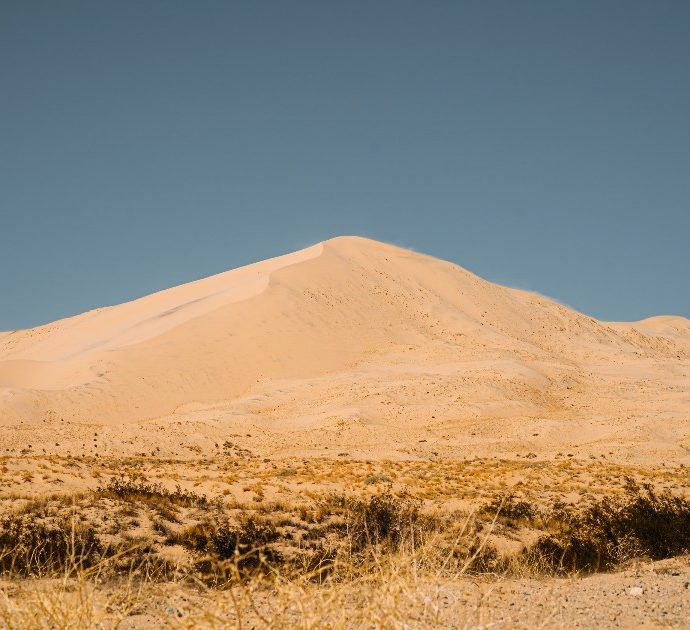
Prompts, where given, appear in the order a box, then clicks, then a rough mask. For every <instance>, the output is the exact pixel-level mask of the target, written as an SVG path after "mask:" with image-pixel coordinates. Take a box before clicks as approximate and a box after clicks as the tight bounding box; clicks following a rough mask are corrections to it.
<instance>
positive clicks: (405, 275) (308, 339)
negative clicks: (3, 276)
mask: <svg viewBox="0 0 690 630" xmlns="http://www.w3.org/2000/svg"><path fill="white" fill-rule="evenodd" d="M0 431H1V432H2V438H3V439H2V448H3V449H4V452H10V453H12V452H21V451H22V450H24V451H28V452H33V453H41V452H43V451H46V452H49V453H50V452H58V453H71V454H74V455H79V454H88V455H93V454H96V453H100V454H113V455H116V454H128V453H131V454H134V453H144V452H145V453H149V452H151V451H153V450H156V452H157V453H160V454H161V455H166V454H167V455H175V456H184V455H190V456H191V455H193V456H195V457H198V456H199V455H200V454H203V453H207V452H208V453H211V452H213V451H214V449H217V448H218V446H217V445H219V444H222V443H223V442H224V441H225V440H232V441H233V443H235V444H239V445H240V446H242V447H245V448H248V449H251V451H252V452H254V453H265V454H271V455H281V454H285V455H321V456H333V457H335V456H337V455H338V454H340V453H344V452H347V453H348V455H349V456H351V457H373V458H377V457H386V458H413V457H436V456H438V457H442V458H448V457H450V458H453V457H458V458H463V457H473V456H475V455H483V456H486V455H489V456H494V455H496V456H501V457H506V456H508V457H510V456H513V455H515V456H523V457H524V456H526V455H530V456H531V454H532V453H534V454H538V456H539V457H551V456H553V457H556V456H558V455H559V453H560V454H561V455H562V456H563V457H567V456H568V455H571V456H576V457H583V456H585V457H587V456H588V457H596V458H601V457H602V456H603V457H607V458H609V459H610V458H614V459H620V460H635V461H643V462H648V463H659V464H660V463H663V462H674V463H690V321H689V320H686V319H684V318H681V317H655V318H651V319H648V320H644V321H641V322H634V323H606V322H601V321H597V320H595V319H593V318H591V317H588V316H586V315H583V314H581V313H578V312H575V311H573V310H571V309H569V308H566V307H565V306H562V305H560V304H558V303H556V302H554V301H552V300H549V299H547V298H544V297H542V296H539V295H536V294H534V293H529V292H525V291H519V290H515V289H510V288H506V287H502V286H498V285H495V284H491V283H489V282H486V281H484V280H482V279H481V278H479V277H477V276H475V275H473V274H471V273H469V272H467V271H465V270H463V269H462V268H460V267H458V266H456V265H453V264H451V263H448V262H444V261H441V260H438V259H435V258H432V257H429V256H425V255H422V254H418V253H414V252H411V251H408V250H404V249H400V248H397V247H393V246H390V245H386V244H382V243H378V242H375V241H370V240H367V239H363V238H358V237H342V238H336V239H332V240H329V241H326V242H324V243H321V244H318V245H314V246H313V247H310V248H308V249H305V250H302V251H299V252H296V253H293V254H289V255H287V256H281V257H279V258H275V259H271V260H267V261H264V262H260V263H257V264H254V265H249V266H247V267H243V268H240V269H236V270H232V271H228V272H226V273H222V274H219V275H217V276H213V277H211V278H207V279H204V280H200V281H198V282H192V283H190V284H187V285H183V286H180V287H175V288H172V289H168V290H166V291H162V292H160V293H156V294H153V295H150V296H147V297H144V298H141V299H139V300H135V301H133V302H129V303H126V304H122V305H119V306H113V307H107V308H102V309H97V310H94V311H90V312H87V313H84V314H82V315H78V316H76V317H72V318H68V319H64V320H60V321H57V322H54V323H51V324H48V325H46V326H42V327H39V328H34V329H31V330H21V331H15V332H12V333H0Z"/></svg>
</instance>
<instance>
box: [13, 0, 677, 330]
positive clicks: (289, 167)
mask: <svg viewBox="0 0 690 630" xmlns="http://www.w3.org/2000/svg"><path fill="white" fill-rule="evenodd" d="M689 23H690V4H689V3H687V2H682V1H667V2H633V1H629V2H613V1H603V2H602V1H597V2H588V1H587V2H585V1H581V2H570V3H564V2H538V1H530V2H512V1H511V2H499V1H489V2H486V1H478V2H407V1H404V0H396V1H390V2H386V1H379V2H358V1H350V2H337V3H336V2H329V1H319V2H299V1H296V2H243V1H242V2H210V1H200V2H177V1H171V2H146V3H144V2H130V1H123V2H112V3H94V2H70V1H65V2H59V3H57V2H34V1H22V2H19V1H16V2H2V3H0V95H1V98H0V330H11V329H15V328H23V327H29V326H33V325H36V324H39V323H44V322H48V321H51V320H53V319H57V318H59V317H64V316H67V315H71V314H76V313H79V312H81V311H84V310H87V309H90V308H94V307H97V306H102V305H107V304H113V303H118V302H122V301H125V300H128V299H132V298H134V297H138V296H140V295H144V294H147V293H150V292H152V291H155V290H158V289H162V288H164V287H168V286H172V285H175V284H179V283H182V282H186V281H189V280H194V279H197V278H200V277H204V276H207V275H210V274H213V273H217V272H219V271H223V270H226V269H229V268H232V267H236V266H239V265H242V264H246V263H249V262H253V261H256V260H260V259H263V258H267V257H269V256H274V255H278V254H281V253H284V252H288V251H292V250H295V249H299V248H301V247H305V246H307V245H309V244H311V243H314V242H317V241H321V240H324V239H326V238H329V237H331V236H335V235H341V234H358V235H363V236H368V237H370V238H375V239H378V240H382V241H386V242H391V243H395V244H398V245H402V246H405V247H410V248H413V249H415V250H418V251H424V252H426V253H429V254H432V255H435V256H438V257H441V258H445V259H448V260H452V261H453V262H456V263H458V264H460V265H462V266H463V267H466V268H468V269H470V270H471V271H474V272H475V273H477V274H479V275H481V276H482V277H485V278H487V279H489V280H493V281H496V282H500V283H503V284H508V285H511V286H518V287H521V288H526V289H530V290H534V291H538V292H540V293H543V294H546V295H549V296H551V297H554V298H556V299H558V300H560V301H562V302H563V303H566V304H568V305H570V306H572V307H574V308H577V309H579V310H581V311H584V312H586V313H588V314H590V315H593V316H595V317H598V318H602V319H610V320H633V319H639V318H643V317H647V316H650V315H654V314H661V313H665V314H678V315H685V316H690V247H689V246H688V237H689V235H690V204H689V201H690V116H688V112H690V37H688V36H687V26H688V24H689Z"/></svg>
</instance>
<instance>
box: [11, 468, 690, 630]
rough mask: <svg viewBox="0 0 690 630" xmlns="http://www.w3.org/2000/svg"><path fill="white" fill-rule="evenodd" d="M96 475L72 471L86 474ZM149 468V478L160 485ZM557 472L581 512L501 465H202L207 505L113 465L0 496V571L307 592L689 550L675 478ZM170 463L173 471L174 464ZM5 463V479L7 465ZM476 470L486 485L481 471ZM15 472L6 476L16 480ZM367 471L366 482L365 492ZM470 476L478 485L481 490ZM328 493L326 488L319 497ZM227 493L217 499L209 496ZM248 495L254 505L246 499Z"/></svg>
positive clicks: (534, 473) (687, 514) (684, 503)
mask: <svg viewBox="0 0 690 630" xmlns="http://www.w3.org/2000/svg"><path fill="white" fill-rule="evenodd" d="M75 464H78V462H76V460H70V461H69V462H60V461H55V462H52V463H51V466H52V468H51V470H55V471H56V472H58V471H59V474H61V475H63V476H66V473H65V472H64V471H65V469H66V468H69V469H70V470H74V473H73V474H74V475H80V474H81V468H80V467H79V466H76V465H75ZM94 465H95V464H94V463H92V462H90V463H88V465H86V466H85V467H84V470H86V471H88V476H89V478H90V479H93V476H92V475H91V470H92V469H93V467H94ZM163 465H165V464H164V463H162V464H161V463H157V468H156V469H155V472H156V475H157V478H159V479H162V478H164V477H162V476H161V469H160V466H163ZM558 465H559V466H562V467H563V470H564V471H565V472H564V481H563V483H562V486H563V488H564V489H570V488H583V490H582V491H581V494H580V497H581V500H580V501H579V502H572V501H571V502H564V500H563V499H562V498H561V497H562V496H563V494H562V492H563V491H561V493H560V494H559V493H556V492H552V493H549V494H548V495H546V496H545V495H544V494H542V493H539V492H536V491H535V490H536V489H537V488H539V484H540V483H541V482H542V476H543V474H544V472H543V469H541V468H540V463H539V462H536V463H533V462H530V463H524V464H518V463H512V462H507V463H506V464H505V470H507V471H509V472H510V474H512V475H515V474H516V471H517V473H518V474H520V475H522V479H523V480H527V481H525V482H524V483H518V484H512V485H509V484H506V483H504V482H503V481H502V480H501V479H500V474H501V471H502V469H501V468H500V467H496V466H495V465H493V464H492V465H491V466H489V465H487V464H482V463H481V462H473V463H470V464H466V465H464V466H463V467H462V468H457V469H456V470H457V471H458V472H457V473H455V474H452V472H453V471H451V470H450V468H449V466H448V464H444V463H440V464H434V463H427V462H416V461H413V462H409V463H400V462H395V463H391V464H390V465H389V466H386V465H385V463H384V464H381V463H372V462H356V461H343V460H342V459H335V460H333V461H331V462H322V461H316V462H310V465H309V466H305V465H304V463H303V462H302V461H300V460H298V461H292V462H288V463H286V464H284V465H282V466H276V465H274V464H273V462H270V461H269V462H259V461H258V460H254V461H253V462H247V463H245V462H244V460H243V461H242V462H241V463H239V464H238V461H235V462H223V464H222V465H220V466H218V469H217V472H216V471H215V470H214V468H213V466H214V464H213V463H210V462H205V463H204V466H203V468H199V472H198V473H196V476H194V477H192V476H189V477H187V478H185V479H184V483H185V486H186V487H187V488H190V487H191V488H196V487H197V486H198V487H199V488H203V489H204V490H207V489H208V488H215V492H214V493H209V494H210V496H214V494H215V496H216V497H222V500H221V499H219V498H213V499H211V498H209V495H207V494H202V493H201V492H198V491H197V490H185V489H183V488H182V487H181V485H176V486H174V487H173V488H172V489H171V488H170V486H168V487H166V486H163V485H162V483H159V482H157V481H151V480H150V479H151V478H154V479H155V477H149V476H147V472H146V469H145V468H144V467H143V466H141V464H140V462H137V468H136V469H135V470H134V471H133V470H132V468H134V467H133V466H131V467H127V466H123V467H122V468H123V471H124V474H115V475H113V474H112V470H110V469H109V468H108V466H107V465H106V466H104V465H103V464H102V463H101V464H99V466H98V470H99V477H98V481H100V482H101V483H100V485H98V486H97V487H96V488H95V489H93V490H91V491H88V492H85V491H82V492H79V493H71V494H70V493H50V494H44V495H42V496H40V497H37V498H30V497H26V496H24V495H21V494H18V493H16V494H8V493H6V494H5V495H4V496H5V497H6V498H7V499H11V502H9V501H8V502H2V503H0V509H2V512H0V514H4V515H3V516H2V517H1V520H0V571H1V572H2V573H3V576H4V578H5V579H9V580H12V579H18V580H20V579H21V578H25V577H27V576H34V577H46V578H48V577H50V576H60V577H64V576H72V578H71V579H77V580H86V582H87V583H90V582H92V581H93V578H94V577H96V576H97V579H98V580H99V581H100V582H99V583H105V582H103V581H104V580H109V581H110V583H113V584H114V583H115V582H117V581H118V580H121V579H123V578H126V579H127V580H128V581H131V582H133V583H137V584H142V585H143V584H149V585H153V584H155V583H160V582H163V583H165V584H169V583H170V581H171V580H174V581H175V582H176V583H178V584H180V585H184V584H188V585H189V587H190V588H191V587H192V585H194V584H195V585H197V586H198V585H200V584H203V585H205V586H204V588H206V587H210V588H214V589H219V588H220V590H221V591H223V592H225V591H226V590H227V589H236V588H241V589H249V590H250V591H251V590H252V589H259V590H262V589H264V590H265V589H298V590H299V591H300V592H303V593H305V592H307V591H308V590H309V589H311V588H312V587H311V586H308V585H309V584H316V585H319V586H318V588H320V589H322V591H320V592H322V593H325V592H327V591H328V589H336V588H337V589H347V588H350V587H349V586H348V585H351V586H352V588H354V586H353V585H362V584H365V583H366V584H371V583H373V582H376V583H381V580H389V581H391V582H392V583H398V582H396V580H401V579H404V580H405V581H406V582H405V583H406V584H410V583H411V580H413V579H414V580H418V579H427V578H430V577H431V576H433V577H434V579H444V580H457V579H459V577H461V576H465V575H472V576H478V577H479V579H486V578H485V577H481V576H501V577H502V578H505V577H506V576H507V577H510V576H526V575H528V576H531V577H537V578H538V577H542V576H553V575H573V574H578V573H594V572H601V571H609V570H615V569H617V568H619V567H621V566H624V565H625V563H626V562H628V561H630V560H631V559H635V558H645V557H646V558H651V559H661V558H669V557H674V556H678V555H680V554H683V553H688V552H690V500H689V499H688V496H687V495H685V494H683V491H682V490H683V486H682V483H681V485H677V486H675V492H671V491H670V490H669V489H668V488H669V487H671V483H672V482H673V481H674V480H675V479H676V477H674V476H673V475H674V474H675V473H673V472H672V471H671V472H669V471H664V472H663V474H660V475H659V477H658V480H659V481H660V482H661V483H660V484H656V485H655V486H654V487H653V486H652V485H650V483H646V482H644V477H642V482H641V483H635V482H633V481H632V480H630V481H628V482H624V481H622V480H621V476H620V475H618V476H616V475H615V474H614V473H615V471H613V470H612V472H611V473H610V479H609V481H608V483H610V486H609V490H608V491H606V492H604V491H600V492H598V493H597V494H595V495H590V494H587V492H586V491H585V490H584V488H585V487H586V488H587V489H590V490H591V489H592V487H593V486H592V484H589V483H588V477H587V476H586V475H584V474H583V472H582V471H584V467H583V468H578V464H577V462H572V461H568V462H563V463H562V464H560V463H559V464H558ZM170 466H171V467H175V468H174V469H175V471H178V470H179V467H178V466H179V464H177V463H176V462H175V463H171V464H170ZM444 466H445V467H444ZM482 466H484V467H482ZM5 468H7V469H8V471H7V473H6V476H5V479H7V475H8V474H9V473H10V471H11V470H12V463H11V462H10V463H6V464H5ZM601 468H602V469H603V470H609V469H610V468H606V467H605V466H604V465H601ZM151 470H153V468H152V469H149V474H150V472H151ZM488 470H491V473H492V476H491V477H489V476H488V473H486V476H484V475H485V471H488ZM559 470H560V469H559ZM228 471H232V473H230V472H228ZM284 471H289V472H288V474H285V472H284ZM15 474H16V475H17V476H18V477H20V475H21V469H19V470H17V472H16V473H15ZM368 476H375V477H376V478H377V481H376V482H375V483H369V482H367V479H368ZM638 478H640V477H639V475H638ZM393 479H394V480H395V481H392V480H393ZM458 479H460V480H462V483H465V484H466V486H462V485H461V482H460V481H458ZM484 479H488V480H489V482H490V486H489V488H488V489H486V488H484V487H483V486H482V485H481V484H482V483H483V480H484ZM678 479H681V477H678ZM101 480H105V481H101ZM215 480H218V481H215ZM308 481H311V483H310V484H309V485H307V483H306V482H308ZM336 482H337V483H338V484H339V485H340V487H341V488H342V490H341V491H339V492H334V491H333V490H332V489H333V488H334V487H338V486H336V485H334V484H335V483H336ZM94 483H95V482H94ZM213 484H217V485H213ZM220 484H223V485H220ZM379 484H385V485H383V487H382V486H381V485H379ZM444 484H445V485H444ZM448 484H450V487H451V488H452V489H453V490H454V492H455V496H456V497H461V498H462V501H463V503H461V504H459V505H457V504H456V505H453V506H452V507H445V506H444V504H443V503H441V502H440V501H438V500H437V499H438V497H446V496H449V495H448V494H446V492H447V487H446V486H447V485H448ZM577 484H580V485H577ZM557 485H558V482H555V483H552V484H551V486H552V487H553V486H557ZM228 486H229V487H230V492H228V493H225V494H222V493H220V492H218V490H219V488H223V487H228ZM659 486H660V487H659ZM245 487H246V488H249V489H250V491H249V492H248V493H244V492H243V491H242V489H243V488H245ZM595 487H596V486H595ZM233 489H234V490H233ZM564 491H565V490H564ZM567 491H570V490H567ZM258 492H261V495H262V496H263V497H264V500H263V501H261V503H257V502H256V501H254V500H253V499H254V496H255V495H256V494H257V493H258ZM429 496H431V497H433V498H432V500H429V498H428V497H429ZM480 498H481V499H480ZM450 501H457V499H454V498H453V496H450ZM475 507H476V509H475ZM391 567H395V568H394V569H391ZM391 570H394V571H395V575H392V574H390V571H391ZM384 575H385V576H387V577H385V578H384V577H383V576H384ZM401 576H404V577H401ZM413 576H414V577H413ZM425 576H426V577H425ZM94 584H95V582H94ZM336 585H340V586H337V587H336ZM399 586H400V587H401V588H403V584H399ZM360 587H361V586H357V588H360ZM80 588H81V587H80ZM84 588H91V587H86V586H85V587H84ZM185 588H186V587H185ZM195 588H196V587H195ZM218 592H220V591H218ZM262 592H263V591H262ZM281 592H282V591H281ZM333 592H335V591H333ZM340 592H341V591H340V590H338V593H340ZM334 596H335V595H334ZM340 596H341V595H340V594H339V595H338V597H340ZM1 606H2V604H1V603H0V608H1ZM115 608H116V607H115ZM115 608H113V610H114V609H115ZM1 614H2V613H1V611H0V615H1ZM0 619H1V617H0ZM258 623H259V625H262V623H261V620H260V619H259V621H258ZM0 627H2V621H0ZM55 627H59V625H56V626H55Z"/></svg>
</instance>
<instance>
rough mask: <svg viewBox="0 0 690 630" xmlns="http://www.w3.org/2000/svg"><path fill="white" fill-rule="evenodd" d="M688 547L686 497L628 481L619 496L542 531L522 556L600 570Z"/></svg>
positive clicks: (558, 567)
mask: <svg viewBox="0 0 690 630" xmlns="http://www.w3.org/2000/svg"><path fill="white" fill-rule="evenodd" d="M688 552H690V500H688V499H684V498H681V497H676V496H674V495H672V494H671V493H668V492H664V493H656V492H655V491H654V489H653V488H652V487H651V486H650V485H644V486H638V485H636V484H634V483H633V482H631V481H629V482H628V484H627V486H626V491H625V494H624V495H623V497H621V498H611V497H604V498H603V499H600V500H599V501H597V502H596V503H594V504H593V505H591V506H590V507H588V508H587V509H585V510H584V511H583V512H582V513H580V514H576V515H573V516H571V517H570V518H569V519H568V520H566V521H565V522H564V523H563V524H562V527H561V531H559V532H557V533H554V534H549V535H546V536H542V537H541V538H540V539H539V540H538V541H537V542H536V543H535V544H534V545H533V546H532V547H531V548H530V549H528V550H527V551H526V555H527V556H529V557H530V558H531V559H532V560H534V561H535V563H537V564H538V565H539V566H542V567H545V568H546V569H548V570H551V571H555V572H558V573H566V572H570V571H584V572H595V571H606V570H610V569H613V568H615V567H616V566H617V565H619V564H620V563H621V562H623V561H625V560H626V559H629V558H633V557H639V556H648V557H650V558H651V559H653V560H661V559H664V558H670V557H673V556H677V555H681V554H684V553H688Z"/></svg>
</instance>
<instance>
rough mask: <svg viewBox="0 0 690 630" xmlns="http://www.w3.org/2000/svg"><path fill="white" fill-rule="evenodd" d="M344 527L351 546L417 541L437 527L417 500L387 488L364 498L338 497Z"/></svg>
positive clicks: (395, 546) (360, 546)
mask: <svg viewBox="0 0 690 630" xmlns="http://www.w3.org/2000/svg"><path fill="white" fill-rule="evenodd" d="M341 505H342V506H343V507H344V517H345V520H344V527H345V528H346V529H347V532H348V534H349V536H350V539H351V541H352V544H353V548H354V549H355V550H359V549H362V548H364V547H366V546H367V545H380V544H382V543H385V544H386V545H388V546H389V547H391V548H392V549H398V548H400V547H401V546H402V545H403V544H404V543H421V542H422V541H423V540H424V539H425V537H426V536H427V534H428V533H429V532H430V531H432V530H434V529H435V528H436V527H437V525H438V524H437V523H436V521H435V519H433V518H432V517H430V516H427V515H424V514H422V512H421V502H420V501H418V500H415V499H412V498H410V497H407V496H402V497H398V496H395V495H394V494H392V493H391V492H384V493H381V494H376V495H374V496H372V497H371V498H370V499H369V500H367V501H362V500H359V499H342V500H341Z"/></svg>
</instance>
